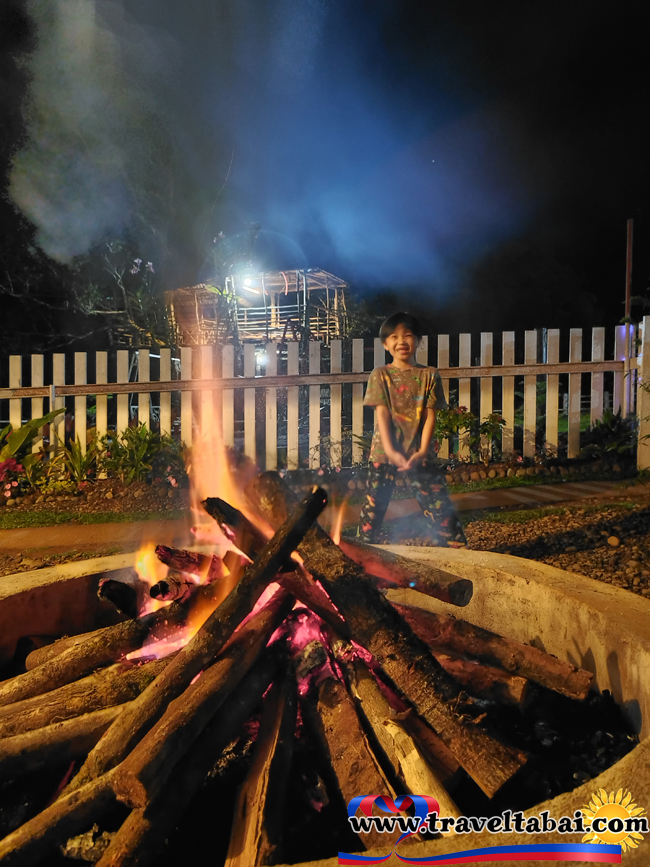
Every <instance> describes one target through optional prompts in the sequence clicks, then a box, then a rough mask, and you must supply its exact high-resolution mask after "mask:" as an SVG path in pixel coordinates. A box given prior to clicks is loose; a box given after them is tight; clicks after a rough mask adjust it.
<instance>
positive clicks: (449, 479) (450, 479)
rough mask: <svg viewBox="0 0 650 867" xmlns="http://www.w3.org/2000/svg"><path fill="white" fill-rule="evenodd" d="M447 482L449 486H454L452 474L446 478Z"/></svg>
mask: <svg viewBox="0 0 650 867" xmlns="http://www.w3.org/2000/svg"><path fill="white" fill-rule="evenodd" d="M445 481H446V482H447V484H448V485H453V483H454V477H453V476H452V475H451V473H447V475H446V476H445Z"/></svg>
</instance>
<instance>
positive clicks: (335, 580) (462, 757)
mask: <svg viewBox="0 0 650 867" xmlns="http://www.w3.org/2000/svg"><path fill="white" fill-rule="evenodd" d="M247 496H248V497H249V499H255V500H256V501H257V503H258V505H259V507H260V508H261V509H262V511H263V514H264V517H265V518H266V519H267V520H268V521H269V523H270V524H271V525H272V526H277V525H279V524H280V523H281V521H282V517H283V515H284V514H285V513H286V508H287V506H286V503H287V502H290V501H291V496H290V491H288V489H287V488H286V486H285V485H284V484H283V482H282V480H281V479H280V477H279V476H278V474H277V473H263V474H262V475H261V476H258V478H257V479H255V480H253V482H252V483H251V484H250V485H249V486H248V488H247ZM298 551H299V553H300V555H301V557H302V558H303V560H304V563H305V567H306V569H307V570H308V571H309V572H311V574H312V575H313V576H314V578H316V579H318V580H319V581H320V582H321V583H322V584H323V585H324V586H325V588H326V590H327V592H328V593H329V595H330V596H331V598H332V600H333V602H334V604H335V605H336V607H337V608H338V609H339V611H340V612H341V614H342V615H343V616H344V618H345V620H346V622H347V623H348V626H349V627H350V631H351V632H352V635H353V637H354V639H355V641H357V642H358V643H359V644H361V645H362V647H365V648H366V649H367V650H368V651H369V652H370V653H372V655H373V656H374V657H375V659H376V660H377V661H378V663H379V664H380V665H381V666H382V668H383V670H384V672H385V673H386V674H387V676H388V677H389V678H390V680H391V681H392V682H393V683H394V684H395V686H396V687H397V689H398V690H399V692H400V693H401V694H402V695H403V696H404V697H405V698H406V699H407V700H408V701H409V702H410V704H411V705H412V706H413V708H414V709H415V711H416V712H417V713H418V714H419V715H420V716H421V717H423V718H424V719H425V720H426V722H428V723H429V725H431V727H432V728H433V729H434V730H435V731H436V732H437V734H438V735H439V736H440V738H441V739H442V741H443V742H444V743H445V745H446V746H447V747H448V748H449V749H450V750H451V752H452V753H453V754H454V756H455V758H456V759H457V760H458V761H459V762H460V764H461V765H462V766H463V767H464V768H465V770H466V771H467V773H468V774H469V775H470V776H471V777H472V779H473V780H474V781H475V782H476V783H477V784H478V785H479V786H480V788H481V789H482V790H483V791H484V792H485V793H486V794H487V795H488V797H492V796H493V795H494V794H495V793H496V792H497V791H498V790H499V789H500V788H501V786H503V785H504V783H506V782H507V781H508V780H509V779H511V778H512V777H513V776H514V775H515V774H516V773H517V771H518V770H519V769H520V768H521V767H522V766H523V765H524V764H525V763H526V760H527V757H526V756H525V754H524V753H522V752H521V751H519V750H516V749H514V748H512V747H509V746H507V745H506V744H504V743H502V742H501V741H499V740H497V738H496V737H495V736H493V735H491V734H490V733H488V732H487V731H486V730H485V729H483V728H481V727H480V726H479V725H476V724H473V723H467V722H466V721H465V719H463V718H462V717H461V715H460V714H459V713H458V712H457V711H456V709H455V706H456V705H457V703H458V696H459V687H458V685H457V684H456V682H455V681H454V680H453V679H452V678H450V677H449V675H448V674H447V673H446V672H445V671H444V670H443V669H442V667H441V666H440V665H439V663H438V662H436V660H435V659H434V658H433V657H432V656H431V654H430V653H429V650H428V648H427V646H426V644H425V643H424V642H423V641H421V639H419V638H418V637H417V636H416V635H414V634H413V632H412V631H411V629H410V627H409V626H408V624H407V623H406V622H405V621H404V620H403V619H402V618H401V617H400V616H399V614H398V613H397V611H396V610H395V609H394V608H392V606H391V605H390V603H389V602H388V601H387V600H386V599H385V598H384V597H383V596H382V595H381V593H379V592H378V591H377V590H376V589H375V587H373V586H372V584H371V583H370V582H369V581H368V580H367V578H366V576H365V573H364V572H363V570H362V569H361V567H360V566H358V565H357V564H356V563H353V562H352V561H351V560H349V559H348V558H347V557H346V556H345V554H344V553H343V552H342V551H341V549H340V548H338V546H336V545H335V544H334V543H333V542H332V540H331V539H330V537H329V536H328V535H327V533H325V531H324V530H322V529H321V528H320V527H319V526H318V525H316V526H314V527H313V528H312V529H311V530H310V531H309V533H307V534H306V535H305V538H304V540H303V541H302V544H301V545H300V546H299V548H298ZM368 791H370V790H368Z"/></svg>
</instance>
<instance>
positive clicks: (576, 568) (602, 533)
mask: <svg viewBox="0 0 650 867" xmlns="http://www.w3.org/2000/svg"><path fill="white" fill-rule="evenodd" d="M541 511H543V510H538V515H537V516H535V517H533V518H531V519H529V520H517V519H518V518H524V517H525V514H526V513H519V514H517V513H516V512H510V513H509V514H508V515H507V516H506V515H504V514H503V513H501V515H500V517H501V518H507V520H509V521H512V523H500V522H498V521H495V520H489V519H488V520H476V521H471V522H470V523H469V524H468V525H467V526H466V527H465V533H466V535H467V540H468V543H469V547H470V548H472V549H474V550H476V551H495V552H498V553H502V554H512V555H514V556H516V557H527V558H528V559H530V560H540V561H541V562H542V563H548V564H549V565H550V566H557V567H558V568H560V569H565V570H567V571H568V572H577V573H579V574H581V575H586V576H587V577H588V578H595V579H596V580H598V581H604V582H605V583H607V584H612V585H614V586H616V587H624V588H626V589H628V590H631V591H632V592H634V593H639V594H641V595H642V596H648V597H650V497H644V498H643V499H642V500H641V501H638V500H637V501H635V502H634V503H631V502H630V501H629V500H626V499H625V498H624V497H621V498H620V499H619V500H617V501H615V502H608V503H607V504H603V503H602V502H599V501H598V500H585V501H583V502H581V503H577V504H576V503H574V504H571V506H568V507H566V508H564V509H562V510H561V511H562V514H546V515H544V516H543V517H540V516H539V512H541ZM549 511H550V510H549ZM556 511H560V510H559V509H557V510H556Z"/></svg>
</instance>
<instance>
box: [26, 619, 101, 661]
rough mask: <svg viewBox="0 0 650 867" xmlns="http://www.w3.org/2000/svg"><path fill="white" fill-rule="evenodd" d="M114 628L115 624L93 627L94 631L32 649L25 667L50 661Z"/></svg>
mask: <svg viewBox="0 0 650 867" xmlns="http://www.w3.org/2000/svg"><path fill="white" fill-rule="evenodd" d="M113 628H114V627H113V626H102V628H101V629H93V631H92V632H82V633H80V634H79V635H66V636H64V637H63V638H57V639H56V640H55V641H52V642H50V643H49V644H45V645H43V647H37V648H36V650H32V652H31V653H30V654H29V655H28V656H27V659H26V660H25V668H26V669H27V671H31V670H32V669H33V668H36V667H37V666H39V665H43V663H45V662H49V660H50V659H54V657H55V656H59V655H60V654H61V653H63V651H64V650H67V649H68V648H69V647H77V646H78V645H80V644H83V643H84V641H88V639H89V638H96V637H97V636H100V635H107V634H108V635H110V630H112V629H113Z"/></svg>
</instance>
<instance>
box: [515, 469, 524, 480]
mask: <svg viewBox="0 0 650 867" xmlns="http://www.w3.org/2000/svg"><path fill="white" fill-rule="evenodd" d="M515 475H516V476H517V478H519V479H523V477H524V476H525V475H526V470H525V469H524V468H523V467H520V468H519V469H518V470H517V471H516V473H515Z"/></svg>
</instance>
